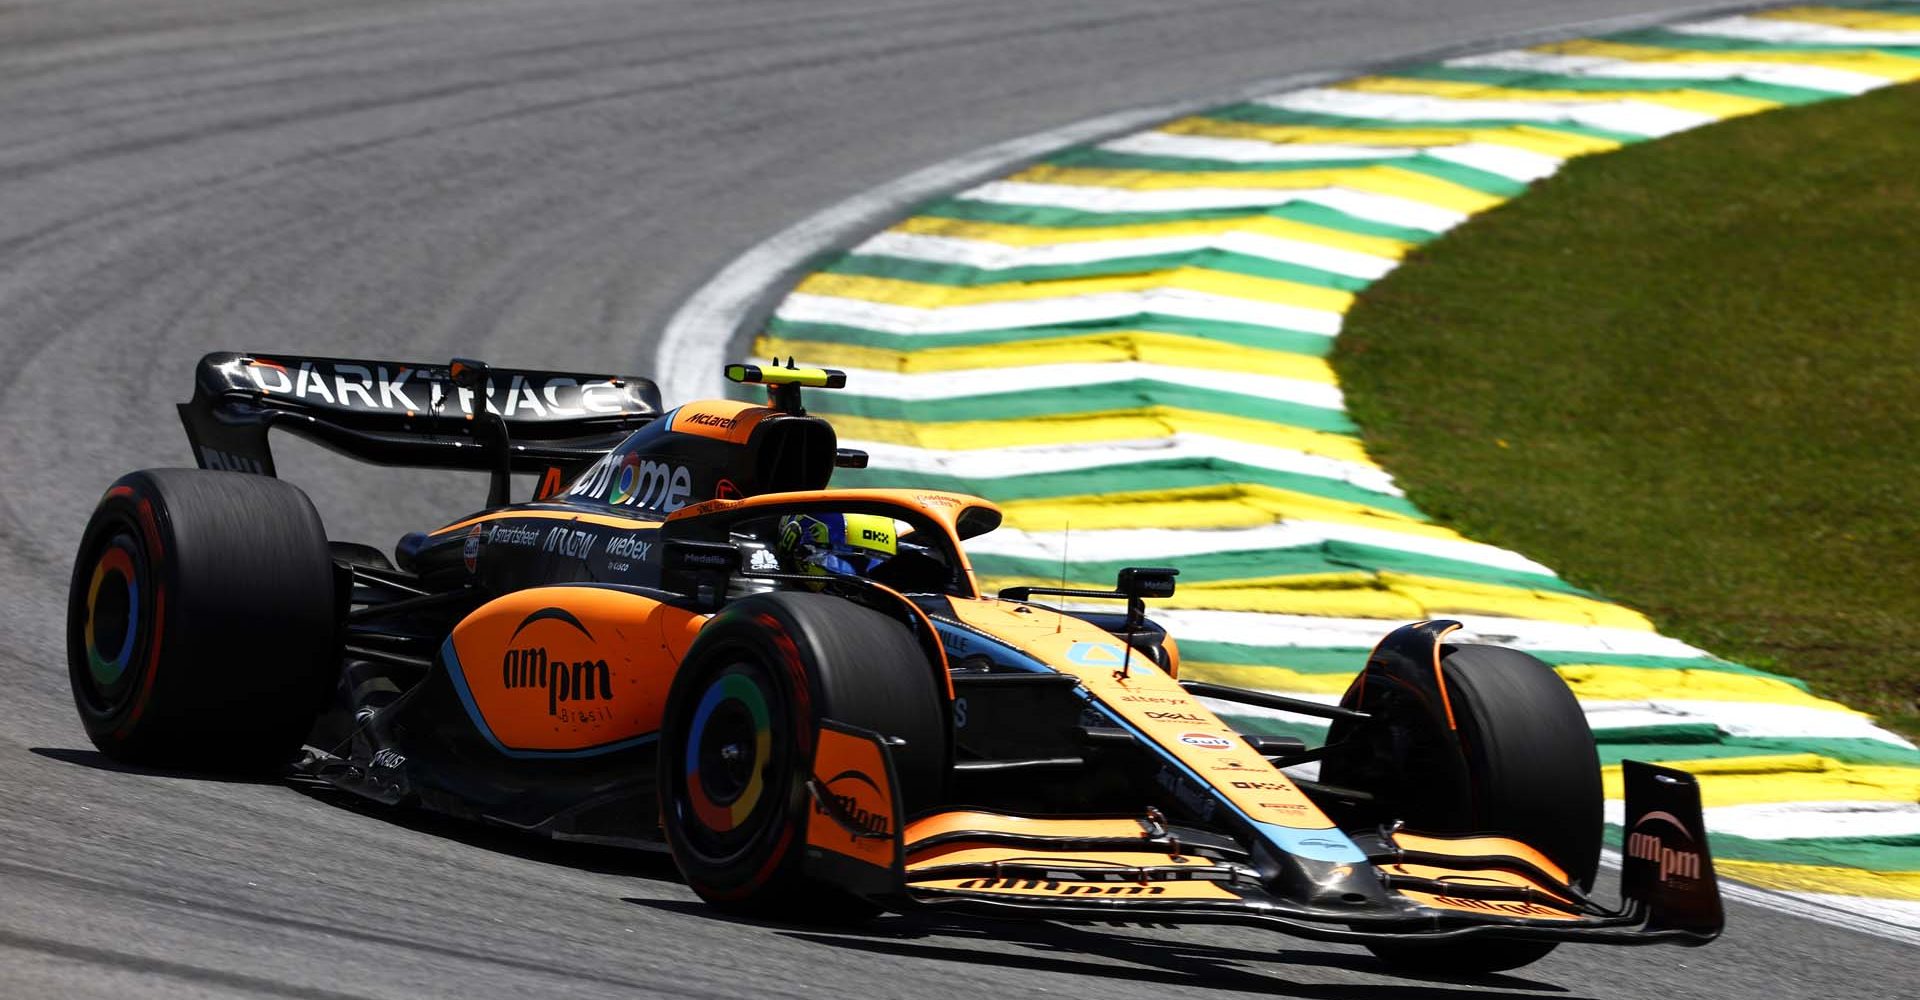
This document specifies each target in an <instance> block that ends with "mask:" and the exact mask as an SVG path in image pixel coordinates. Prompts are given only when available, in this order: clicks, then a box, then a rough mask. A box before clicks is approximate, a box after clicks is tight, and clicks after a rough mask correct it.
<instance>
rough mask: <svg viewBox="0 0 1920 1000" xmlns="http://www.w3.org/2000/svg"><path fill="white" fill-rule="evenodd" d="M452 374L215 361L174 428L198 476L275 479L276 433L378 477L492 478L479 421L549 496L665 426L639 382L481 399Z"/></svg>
mask: <svg viewBox="0 0 1920 1000" xmlns="http://www.w3.org/2000/svg"><path fill="white" fill-rule="evenodd" d="M452 368H453V366H451V365H447V364H420V363H416V362H405V361H358V360H352V359H346V358H317V357H303V356H296V355H287V354H275V355H264V354H241V353H234V352H216V353H213V354H209V355H207V356H206V357H204V358H201V359H200V364H199V366H198V367H197V368H196V369H195V371H194V388H193V398H192V399H191V400H189V401H188V402H185V403H181V404H180V420H181V422H182V423H184V424H185V425H186V430H187V441H188V443H189V444H191V445H192V447H193V455H194V459H195V461H197V462H198V463H199V465H200V467H201V468H203V469H225V470H230V471H234V472H252V473H257V474H259V475H264V476H271V475H274V464H273V453H272V451H271V450H270V449H269V447H268V444H267V431H269V430H271V429H274V428H278V429H281V430H285V431H290V432H292V433H294V434H298V435H300V436H301V437H305V438H308V439H309V440H312V441H315V442H317V443H319V444H321V445H324V446H326V447H329V448H332V449H333V450H335V451H339V452H342V453H344V454H346V455H349V456H352V457H354V458H357V459H360V460H362V461H367V462H373V463H376V464H380V465H404V466H416V467H422V468H439V469H471V470H480V471H485V470H489V469H492V468H495V459H494V456H493V454H492V450H491V449H490V447H489V445H488V439H487V437H486V435H487V433H488V431H487V428H488V425H489V424H493V425H494V426H496V427H497V426H498V424H495V423H494V422H493V421H491V420H490V419H476V416H477V415H481V416H483V415H484V414H487V413H491V414H497V415H498V416H499V417H500V418H501V421H503V422H504V423H505V426H506V430H507V432H508V436H509V437H510V439H511V442H512V443H511V445H510V447H509V465H510V467H511V470H512V471H514V472H531V473H539V474H542V475H543V481H542V493H543V495H544V493H545V492H547V490H546V486H547V484H548V481H549V480H550V481H551V482H552V484H553V485H555V486H557V484H558V483H559V482H561V481H563V480H565V479H567V478H570V477H571V476H572V474H573V473H574V472H575V471H576V470H577V469H579V468H581V467H584V466H585V465H586V464H588V463H591V462H592V461H594V460H596V459H598V458H599V457H600V456H601V455H603V454H605V453H606V451H607V450H608V449H610V448H612V447H613V446H615V445H617V444H619V443H620V441H621V440H623V439H624V438H625V437H626V436H627V435H628V434H630V433H632V432H633V431H634V430H635V429H637V428H639V427H642V426H644V425H646V424H647V423H649V422H651V421H652V420H654V419H655V418H656V417H658V416H659V415H660V389H659V387H657V386H656V385H654V383H653V382H652V381H651V380H649V379H645V378H640V377H637V376H632V375H593V374H581V373H570V372H554V371H534V370H530V369H508V368H496V369H488V370H487V371H486V375H485V381H484V382H483V383H481V384H483V385H484V387H485V389H484V392H481V391H475V390H474V389H471V388H461V387H459V386H456V385H455V384H454V380H453V370H452ZM469 384H472V383H469Z"/></svg>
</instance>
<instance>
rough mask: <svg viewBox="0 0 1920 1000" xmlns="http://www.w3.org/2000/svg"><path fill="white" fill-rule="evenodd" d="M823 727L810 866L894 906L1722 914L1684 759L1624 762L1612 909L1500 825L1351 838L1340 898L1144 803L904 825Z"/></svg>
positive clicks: (1402, 924)
mask: <svg viewBox="0 0 1920 1000" xmlns="http://www.w3.org/2000/svg"><path fill="white" fill-rule="evenodd" d="M833 738H834V740H835V741H836V747H835V748H834V752H832V753H828V754H823V755H819V762H818V763H816V771H817V772H820V773H816V774H815V776H814V780H813V782H812V783H811V786H810V787H811V789H812V791H813V797H814V801H813V809H812V810H811V816H810V822H809V826H808V832H807V839H808V844H809V851H808V862H807V863H808V866H809V869H810V871H811V872H812V873H813V874H815V875H817V876H818V877H822V878H827V879H830V880H832V881H834V882H836V883H837V884H841V885H845V886H847V887H848V888H849V889H853V890H854V891H856V892H859V893H861V894H863V895H867V896H870V897H871V898H874V899H875V900H877V901H879V902H882V903H884V904H886V905H888V906H889V907H891V908H893V909H897V910H912V909H922V910H937V911H944V912H956V913H965V914H972V915H978V916H987V917H1002V918H1024V919H1040V920H1052V919H1059V920H1102V921H1115V922H1135V923H1230V924H1244V925H1253V926H1262V927H1269V928H1272V929H1275V930H1280V931H1284V932H1287V933H1290V934H1294V935H1297V936H1300V937H1306V938H1311V939H1316V940H1323V941H1337V942H1351V943H1366V942H1379V941H1434V942H1445V941H1456V940H1461V939H1466V938H1492V937H1497V938H1505V939H1530V940H1551V941H1591V942H1604V943H1610V944H1660V943H1670V944H1683V945H1700V944H1706V943H1707V942H1709V941H1711V940H1713V939H1714V938H1715V937H1717V936H1718V935H1719V932H1720V928H1721V924H1722V915H1721V908H1720V900H1719V890H1718V885H1717V883H1716V882H1715V880H1714V875H1713V869H1712V861H1711V858H1710V857H1709V856H1708V854H1707V850H1706V840H1705V836H1704V832H1703V831H1702V830H1701V828H1700V820H1699V813H1700V807H1699V790H1698V787H1697V786H1696V785H1694V784H1693V779H1692V778H1691V776H1688V775H1686V774H1684V773H1683V772H1678V771H1671V770H1668V769H1665V768H1657V767H1653V766H1651V765H1644V764H1638V763H1636V762H1629V767H1628V768H1627V787H1628V803H1627V815H1628V816H1629V817H1631V818H1633V821H1632V822H1629V824H1628V825H1627V830H1628V842H1627V845H1626V847H1627V850H1626V852H1625V862H1624V864H1625V870H1624V872H1623V877H1622V888H1623V899H1622V902H1621V903H1620V904H1619V905H1617V906H1612V907H1609V906H1604V905H1602V904H1600V903H1598V902H1597V901H1595V900H1593V899H1591V898H1589V897H1588V896H1586V895H1585V894H1584V893H1583V892H1581V891H1580V890H1579V889H1578V888H1577V887H1575V886H1573V885H1571V884H1569V880H1568V878H1567V875H1566V873H1565V872H1563V871H1562V870H1561V869H1560V868H1559V867H1558V866H1556V865H1555V864H1554V863H1553V862H1552V861H1551V860H1549V859H1547V858H1546V857H1545V856H1543V855H1541V854H1540V853H1539V852H1538V851H1535V850H1534V849H1533V848H1531V847H1529V846H1527V845H1526V844H1523V843H1520V842H1518V841H1515V840H1511V839H1507V838H1503V837H1499V836H1464V837H1441V836H1431V835H1421V834H1416V833H1412V832H1408V831H1404V830H1395V829H1383V830H1380V831H1378V832H1377V833H1374V834H1370V835H1369V834H1360V835H1356V836H1353V839H1354V841H1355V843H1356V844H1358V845H1360V846H1361V847H1362V849H1363V850H1364V851H1365V853H1366V855H1367V860H1366V861H1365V862H1362V863H1358V865H1356V867H1370V868H1371V869H1372V870H1373V873H1374V875H1375V877H1376V878H1377V880H1378V882H1379V884H1380V886H1381V887H1382V889H1383V890H1384V891H1383V892H1381V893H1378V894H1372V895H1364V894H1358V893H1350V894H1344V895H1342V894H1329V893H1326V892H1316V891H1314V890H1315V889H1316V888H1317V887H1315V886H1310V885H1306V886H1303V885H1277V884H1275V878H1274V876H1273V875H1272V873H1273V872H1275V871H1277V870H1278V868H1277V866H1273V865H1263V864H1262V862H1261V850H1262V848H1261V847H1260V845H1246V844H1241V843H1238V842H1236V841H1235V840H1234V839H1232V838H1230V837H1227V836H1224V835H1222V834H1219V833H1215V832H1210V831H1204V830H1196V829H1186V828H1182V827H1177V826H1172V825H1169V824H1168V823H1167V822H1166V821H1165V819H1164V818H1163V817H1161V816H1160V815H1159V813H1158V812H1157V811H1155V810H1148V812H1147V814H1145V815H1143V816H1141V817H1137V818H1136V817H1022V816H1009V815H1003V814H996V813H989V812H981V811H969V810H957V811H949V812H937V813H934V814H931V815H927V816H922V817H920V818H917V819H914V820H913V821H911V822H903V821H902V813H901V808H900V802H899V795H898V791H897V789H896V788H895V786H894V785H893V782H892V774H891V771H892V768H891V766H890V764H889V763H888V757H889V752H888V747H887V744H886V741H885V739H884V738H883V737H880V736H879V735H877V734H872V733H865V732H861V731H858V730H852V729H849V728H847V727H841V726H835V727H833ZM850 740H851V741H857V742H858V743H861V744H864V746H858V747H855V746H854V745H853V743H852V742H849V741H850ZM823 749H824V748H823ZM849 759H856V760H858V761H859V762H860V763H861V768H860V770H861V772H862V773H861V775H860V777H861V778H862V779H863V780H849V773H850V772H849V768H848V766H847V761H848V760H849ZM828 761H831V763H828ZM869 778H870V779H871V780H865V779H869ZM1349 833H1350V835H1351V834H1352V832H1351V831H1349ZM1340 868H1341V869H1344V870H1338V869H1337V870H1334V871H1330V872H1329V873H1328V878H1329V884H1331V882H1332V881H1333V880H1334V879H1336V878H1337V879H1340V880H1345V879H1348V878H1350V877H1351V876H1352V875H1353V874H1354V873H1353V871H1352V870H1351V868H1348V867H1347V866H1340Z"/></svg>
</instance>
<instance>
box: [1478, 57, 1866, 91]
mask: <svg viewBox="0 0 1920 1000" xmlns="http://www.w3.org/2000/svg"><path fill="white" fill-rule="evenodd" d="M1447 65H1448V66H1460V67H1464V68H1470V69H1471V68H1481V69H1510V70H1519V71H1521V72H1525V73H1557V74H1560V75H1562V76H1584V77H1591V78H1598V79H1635V80H1673V81H1676V82H1685V81H1687V80H1752V81H1753V82H1755V83H1770V84H1774V85H1776V86H1782V87H1805V88H1808V89H1811V90H1825V91H1831V92H1833V93H1836V94H1864V93H1866V92H1867V91H1869V90H1877V89H1879V88H1881V87H1885V86H1887V85H1888V84H1890V83H1892V82H1893V81H1891V80H1888V79H1887V78H1885V77H1880V76H1874V75H1873V74H1871V73H1855V72H1852V71H1851V70H1844V69H1829V68H1827V67H1825V66H1797V65H1794V64H1791V63H1768V62H1688V61H1686V59H1685V58H1684V57H1676V58H1674V59H1657V60H1655V59H1648V60H1639V59H1613V58H1610V57H1607V56H1567V55H1556V54H1553V53H1548V52H1528V51H1525V50H1524V49H1522V50H1515V51H1510V52H1489V53H1487V54H1486V55H1483V56H1467V57H1465V58H1461V59H1449V60H1447Z"/></svg>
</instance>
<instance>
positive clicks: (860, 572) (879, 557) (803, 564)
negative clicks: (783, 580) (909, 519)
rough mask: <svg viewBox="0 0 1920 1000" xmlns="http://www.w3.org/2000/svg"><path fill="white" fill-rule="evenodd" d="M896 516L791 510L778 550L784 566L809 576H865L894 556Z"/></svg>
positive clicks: (784, 521)
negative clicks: (812, 512) (795, 512)
mask: <svg viewBox="0 0 1920 1000" xmlns="http://www.w3.org/2000/svg"><path fill="white" fill-rule="evenodd" d="M897 545H898V543H897V542H896V541H895V539H894V523H893V518H891V517H886V516H884V515H880V514H789V515H787V516H785V517H783V518H781V519H780V536H779V538H778V539H777V540H776V541H775V542H774V554H775V555H777V556H778V557H779V559H780V565H781V568H783V569H785V570H786V571H787V572H789V573H805V574H807V575H809V576H831V575H836V574H838V575H844V576H860V577H864V576H866V575H867V574H868V573H871V572H873V570H874V569H875V568H876V567H878V566H879V565H880V564H881V563H883V562H886V561H887V560H888V559H891V558H893V555H894V553H895V552H896V551H897V550H898V549H897Z"/></svg>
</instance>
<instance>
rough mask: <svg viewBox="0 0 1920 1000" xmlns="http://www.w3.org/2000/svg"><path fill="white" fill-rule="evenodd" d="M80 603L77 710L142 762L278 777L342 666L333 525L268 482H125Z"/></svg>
mask: <svg viewBox="0 0 1920 1000" xmlns="http://www.w3.org/2000/svg"><path fill="white" fill-rule="evenodd" d="M67 604H68V613H67V651H68V654H67V661H68V678H69V681H70V684H71V687H72V692H73V696H74V706H75V709H76V710H77V712H78V713H79V715H80V720H81V724H82V726H83V727H84V728H85V730H86V732H87V735H88V737H89V739H91V740H92V742H93V744H94V746H96V747H97V748H98V749H99V750H100V751H101V752H102V753H105V754H107V755H108V756H110V757H113V758H114V759H116V760H120V761H124V762H127V763H131V764H137V765H145V766H162V767H185V768H191V769H196V770H207V771H218V772H229V773H248V774H253V773H270V772H272V771H274V770H275V769H277V768H278V767H280V766H282V765H284V764H285V763H286V762H287V761H288V760H290V759H291V758H292V756H293V754H294V752H295V751H296V750H298V748H299V746H300V744H301V741H302V740H303V739H304V738H305V736H306V735H307V731H308V729H309V728H310V727H311V726H312V723H313V720H314V718H315V716H316V715H317V714H318V712H319V709H320V707H321V705H322V704H323V702H324V700H325V697H326V694H327V691H328V690H329V688H330V686H331V683H332V681H333V675H334V671H335V667H336V666H337V662H338V655H337V651H338V629H337V624H336V622H337V619H336V606H335V591H334V582H333V566H332V561H331V560H330V558H329V557H328V554H327V547H326V533H325V530H324V529H323V528H322V527H321V524H320V518H319V515H318V514H317V513H316V512H315V511H314V509H313V505H312V504H311V503H310V502H309V501H308V500H307V498H306V496H305V495H304V494H302V493H301V492H300V491H299V490H298V489H296V488H295V487H293V486H290V485H288V484H286V483H282V482H280V481H278V480H274V479H270V478H267V477H262V476H253V475H245V474H240V473H228V472H212V471H204V470H198V469H154V470H146V471H142V472H136V473H131V474H129V475H126V476H123V477H121V478H120V479H119V480H118V481H117V482H115V483H114V484H113V486H112V487H111V488H109V490H108V491H107V494H106V496H104V497H103V498H102V500H101V502H100V504H99V506H98V507H97V508H96V509H95V511H94V515H93V517H92V519H91V520H90V521H89V522H88V525H87V529H86V531H85V532H84V533H83V535H82V537H81V542H80V547H79V550H78V552H77V554H76V557H75V561H74V571H73V578H72V583H71V586H70V589H69V593H68V602H67ZM122 609H125V613H122ZM103 647H112V648H103Z"/></svg>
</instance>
